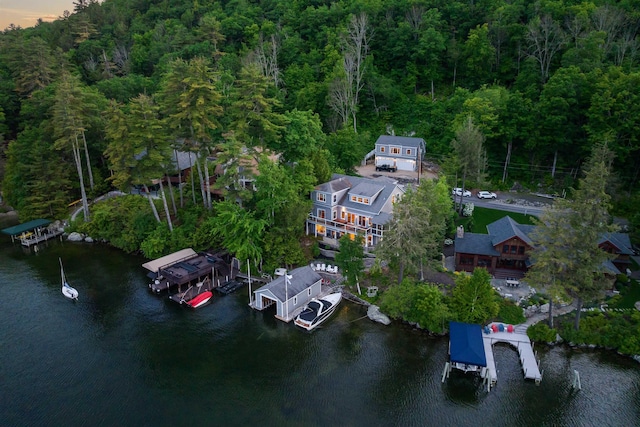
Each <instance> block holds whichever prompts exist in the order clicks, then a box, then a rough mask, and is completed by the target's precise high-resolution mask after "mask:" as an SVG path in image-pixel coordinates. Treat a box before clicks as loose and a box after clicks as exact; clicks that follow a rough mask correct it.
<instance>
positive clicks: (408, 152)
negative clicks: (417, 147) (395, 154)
mask: <svg viewBox="0 0 640 427" xmlns="http://www.w3.org/2000/svg"><path fill="white" fill-rule="evenodd" d="M406 154H407V156H410V155H411V148H407V152H406Z"/></svg>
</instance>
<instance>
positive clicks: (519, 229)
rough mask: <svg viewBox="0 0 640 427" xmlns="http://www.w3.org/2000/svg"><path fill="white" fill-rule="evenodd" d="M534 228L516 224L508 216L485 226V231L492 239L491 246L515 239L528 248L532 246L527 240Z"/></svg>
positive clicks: (529, 240)
mask: <svg viewBox="0 0 640 427" xmlns="http://www.w3.org/2000/svg"><path fill="white" fill-rule="evenodd" d="M534 228H535V226H532V225H522V224H518V223H517V222H516V221H515V220H514V219H513V218H511V217H510V216H509V215H507V216H505V217H502V218H500V219H499V220H497V221H494V222H492V223H491V224H489V225H487V231H488V232H489V235H490V236H491V237H492V244H493V246H496V245H499V244H500V243H502V242H504V241H506V240H509V239H511V238H514V237H517V238H519V239H520V240H522V241H523V242H525V243H526V244H528V245H529V246H532V244H533V243H532V241H531V239H530V238H529V233H531V231H533V230H534Z"/></svg>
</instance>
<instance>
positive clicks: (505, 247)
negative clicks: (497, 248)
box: [502, 245, 509, 254]
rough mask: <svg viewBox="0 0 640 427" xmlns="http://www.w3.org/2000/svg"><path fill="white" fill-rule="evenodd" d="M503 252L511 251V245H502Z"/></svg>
mask: <svg viewBox="0 0 640 427" xmlns="http://www.w3.org/2000/svg"><path fill="white" fill-rule="evenodd" d="M502 253H503V254H508V253H509V245H504V246H503V247H502Z"/></svg>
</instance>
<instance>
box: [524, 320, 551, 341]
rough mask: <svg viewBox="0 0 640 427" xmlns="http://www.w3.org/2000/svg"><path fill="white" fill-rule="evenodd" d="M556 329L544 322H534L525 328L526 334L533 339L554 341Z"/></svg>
mask: <svg viewBox="0 0 640 427" xmlns="http://www.w3.org/2000/svg"><path fill="white" fill-rule="evenodd" d="M557 333H558V332H557V331H556V330H555V329H551V328H550V327H549V325H547V324H546V323H542V322H540V323H536V324H535V325H532V326H530V327H529V328H528V329H527V335H528V336H529V338H530V339H531V340H533V341H538V342H555V340H556V335H557Z"/></svg>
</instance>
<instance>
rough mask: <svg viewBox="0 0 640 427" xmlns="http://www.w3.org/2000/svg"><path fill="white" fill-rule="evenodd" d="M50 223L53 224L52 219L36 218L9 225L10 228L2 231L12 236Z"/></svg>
mask: <svg viewBox="0 0 640 427" xmlns="http://www.w3.org/2000/svg"><path fill="white" fill-rule="evenodd" d="M49 224H51V221H49V220H48V219H34V220H33V221H29V222H25V223H23V224H18V225H14V226H13V227H9V228H4V229H2V230H0V231H2V232H3V233H4V234H8V235H10V236H17V235H18V234H22V233H24V232H25V231H31V230H33V229H34V228H38V227H43V226H45V225H49Z"/></svg>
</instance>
